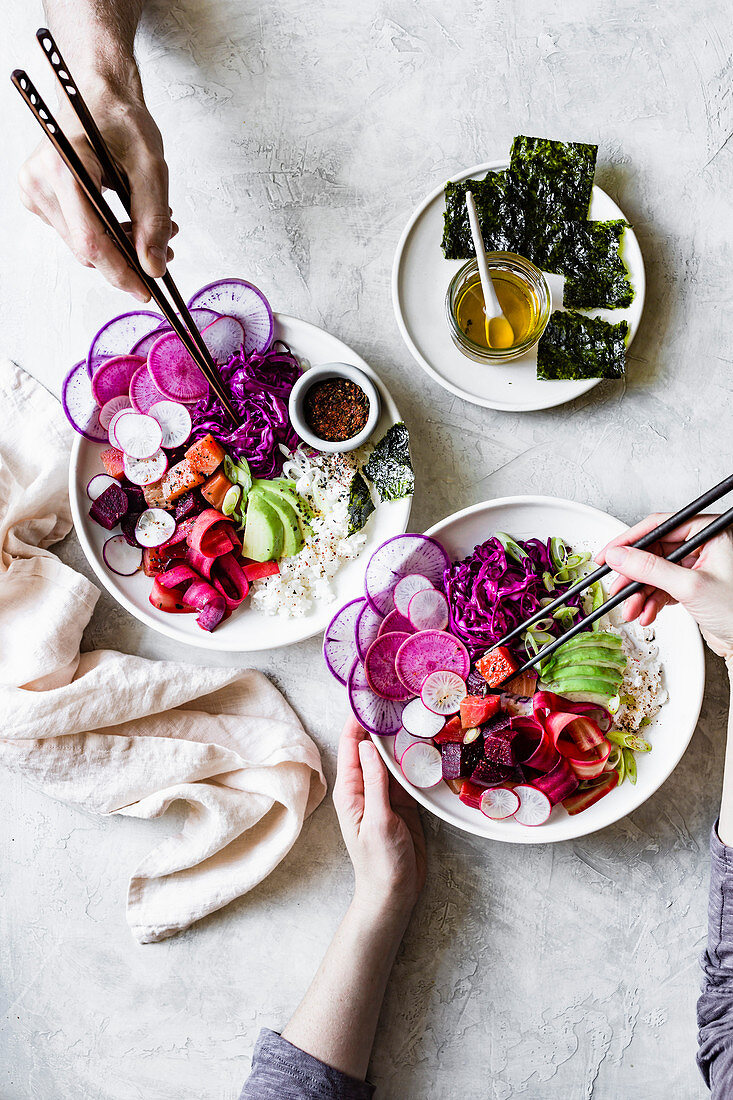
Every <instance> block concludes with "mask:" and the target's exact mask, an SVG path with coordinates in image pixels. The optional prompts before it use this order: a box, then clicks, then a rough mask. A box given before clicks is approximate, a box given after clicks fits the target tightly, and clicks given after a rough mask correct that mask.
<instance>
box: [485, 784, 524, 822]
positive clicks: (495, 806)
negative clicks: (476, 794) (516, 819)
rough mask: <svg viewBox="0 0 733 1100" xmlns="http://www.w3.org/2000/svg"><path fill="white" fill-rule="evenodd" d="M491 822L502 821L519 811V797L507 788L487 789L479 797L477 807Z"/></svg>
mask: <svg viewBox="0 0 733 1100" xmlns="http://www.w3.org/2000/svg"><path fill="white" fill-rule="evenodd" d="M479 809H480V810H481V813H482V814H485V815H486V816H487V817H490V818H491V820H492V821H503V820H504V819H505V818H507V817H511V816H512V814H515V813H516V812H517V810H518V809H519V797H518V795H516V794H515V793H514V791H510V790H509V788H508V787H489V788H488V790H485V791H484V793H483V794H482V795H481V805H480V807H479Z"/></svg>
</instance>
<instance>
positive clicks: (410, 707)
mask: <svg viewBox="0 0 733 1100" xmlns="http://www.w3.org/2000/svg"><path fill="white" fill-rule="evenodd" d="M402 725H403V727H404V729H405V730H406V732H407V733H409V734H411V735H412V736H413V737H428V738H429V737H435V735H436V733H440V731H441V730H442V728H443V726H444V725H445V718H443V716H442V715H440V714H436V713H435V711H432V710H428V708H427V707H426V706H425V704H424V703H423V701H422V699H411V700H410V702H409V703H408V704H407V706H406V707H405V709H404V710H403V711H402Z"/></svg>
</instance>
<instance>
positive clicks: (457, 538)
mask: <svg viewBox="0 0 733 1100" xmlns="http://www.w3.org/2000/svg"><path fill="white" fill-rule="evenodd" d="M624 529H625V526H624V524H622V523H621V522H619V521H618V520H616V519H614V518H613V517H612V516H609V515H607V514H606V513H604V512H601V511H598V510H597V509H595V508H591V507H588V506H587V505H584V504H578V503H575V502H573V501H568V500H560V499H556V498H553V497H535V496H532V497H530V496H527V497H521V496H517V497H505V498H502V499H498V500H494V501H486V502H484V503H481V504H476V505H473V506H472V507H470V508H466V509H464V510H463V511H461V512H457V513H455V514H454V515H452V516H449V517H448V518H447V519H445V520H442V521H441V522H440V523H437V524H435V526H434V527H432V528H430V530H429V531H428V532H427V533H426V534H425V535H421V534H404V535H401V536H397V537H395V538H392V539H390V540H387V542H385V543H384V544H383V545H382V546H381V547H379V549H377V551H376V552H375V553H374V554H373V555H372V557H371V559H370V561H369V563H368V565H367V567H366V572H365V576H364V592H363V594H362V595H361V596H360V597H358V598H356V599H354V600H352V601H351V602H350V603H348V604H347V605H346V606H345V607H344V608H342V609H341V610H340V611H339V612H338V613H337V615H336V616H335V617H334V619H333V620H332V622H331V624H330V625H329V627H328V629H327V630H326V633H325V637H324V656H325V659H326V663H327V665H328V666H329V668H330V670H331V671H332V673H333V674H334V675H335V676H336V678H337V679H339V680H340V681H341V682H342V683H343V684H344V686H345V689H346V692H347V697H348V700H349V703H350V706H351V709H352V711H353V713H354V716H355V717H356V718H357V720H358V721H359V722H360V723H361V725H362V726H363V727H364V728H365V729H366V730H367V731H368V732H369V733H370V734H371V735H372V738H373V740H374V743H375V744H376V746H377V748H378V750H379V752H380V753H381V755H382V758H383V759H384V761H385V763H386V764H387V767H388V768H389V770H390V771H391V773H392V774H393V775H394V776H395V778H396V779H397V780H398V781H399V782H400V783H401V784H402V786H403V787H405V788H406V789H407V790H408V791H409V792H410V793H411V794H412V795H413V796H414V797H415V799H416V800H417V801H418V802H419V803H421V805H423V806H424V807H425V808H426V809H428V810H430V811H431V813H434V814H436V815H437V816H438V817H440V818H442V819H443V820H444V821H446V822H448V823H449V824H451V825H454V826H456V827H457V828H459V829H463V830H465V831H466V832H469V833H473V834H475V835H477V836H483V837H487V838H489V839H491V840H501V841H506V842H509V843H514V844H546V843H552V842H554V841H560V840H570V839H572V838H574V837H579V836H585V835H587V834H588V833H593V832H595V831H596V830H597V829H602V828H605V827H606V826H607V825H611V824H613V823H614V822H616V821H618V820H619V819H620V818H622V817H624V816H625V815H626V814H629V813H631V812H632V811H633V810H636V809H637V808H638V807H639V806H641V805H642V803H643V802H645V801H646V800H647V799H648V798H649V797H650V796H651V795H652V794H653V793H654V792H655V791H656V790H657V789H658V788H659V787H660V786H661V784H662V783H663V782H664V781H665V780H666V779H667V778H668V777H669V776H670V775H671V773H672V772H673V770H674V768H675V767H676V766H677V764H678V762H679V760H680V759H681V757H682V755H683V753H684V751H685V749H686V748H687V745H688V743H689V741H690V738H691V737H692V734H693V731H694V729H695V726H696V723H697V719H698V716H699V713H700V707H701V704H702V695H703V687H704V660H703V647H702V641H701V639H700V634H699V631H698V629H697V626H696V625H695V623H694V621H693V620H692V618H691V617H690V616H689V615H688V614H687V612H685V611H684V610H683V609H682V608H680V607H673V608H666V609H665V610H664V611H663V612H662V613H661V615H660V616H659V618H658V620H657V622H656V623H655V624H654V625H653V626H652V627H647V628H643V627H640V626H639V625H638V624H624V623H623V622H622V618H621V615H620V614H619V611H618V609H613V610H611V611H610V612H609V613H608V614H607V615H604V616H602V617H601V618H600V619H599V620H598V621H597V623H596V624H595V626H594V627H593V628H589V629H588V631H587V632H582V633H581V634H579V635H577V636H576V637H575V638H573V639H570V640H569V641H568V642H567V644H566V645H565V646H561V647H560V648H558V649H557V650H556V651H555V653H554V654H552V655H551V656H549V657H548V658H546V659H545V661H542V662H540V664H539V665H538V666H537V671H534V670H531V671H530V672H525V673H522V674H519V675H513V673H515V672H516V670H517V669H518V668H519V667H520V665H521V664H522V663H523V662H524V661H526V659H527V657H528V655H535V654H537V653H538V652H539V651H540V650H541V649H542V647H543V646H544V645H546V644H548V643H549V642H550V641H552V640H554V639H555V638H557V637H559V636H560V635H561V634H562V633H563V632H564V631H565V630H567V629H568V628H569V627H570V626H571V625H572V624H573V623H574V622H577V621H578V620H579V618H580V617H582V616H583V615H584V614H587V613H588V612H589V611H590V610H591V609H597V608H599V607H600V606H601V605H602V603H603V602H604V601H605V598H606V593H605V590H604V588H603V587H602V586H601V585H600V584H598V583H596V584H595V585H594V586H593V587H592V588H591V589H590V590H589V591H587V592H586V593H585V594H583V595H576V596H575V597H571V598H570V599H569V600H568V603H567V604H566V605H565V606H563V607H561V608H560V609H559V610H558V611H556V612H555V613H554V615H552V616H548V617H547V618H546V619H541V620H539V621H538V622H537V623H536V624H535V625H534V626H533V627H531V628H530V629H529V630H528V631H525V632H524V633H523V634H522V635H521V636H520V638H518V639H517V641H516V642H513V643H511V644H510V645H509V646H498V645H497V644H496V643H498V642H499V641H500V640H501V639H502V638H503V636H504V635H505V634H508V633H509V631H510V630H512V629H513V628H514V627H515V626H518V625H519V624H520V623H522V622H524V621H525V620H526V619H528V618H529V617H530V616H531V615H533V614H534V613H535V612H536V611H538V610H540V609H541V608H542V607H543V606H546V605H547V604H549V603H550V602H552V601H553V600H554V599H556V598H557V597H558V596H562V594H563V592H564V591H566V590H567V589H568V588H569V587H570V586H571V585H572V584H573V583H574V582H575V581H576V580H578V579H579V578H580V577H582V576H583V575H584V574H586V573H588V572H590V571H591V568H592V555H593V554H594V553H596V552H598V550H600V548H601V547H602V546H604V545H605V544H606V542H607V541H608V540H609V539H611V538H613V537H614V536H616V535H618V534H619V533H620V532H622V531H623V530H624ZM507 677H510V678H508V679H507Z"/></svg>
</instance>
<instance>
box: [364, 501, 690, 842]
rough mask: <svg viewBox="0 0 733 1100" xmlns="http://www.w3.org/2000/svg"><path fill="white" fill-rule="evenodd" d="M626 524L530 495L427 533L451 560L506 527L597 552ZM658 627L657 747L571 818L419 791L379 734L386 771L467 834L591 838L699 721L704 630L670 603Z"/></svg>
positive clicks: (675, 757) (652, 734) (634, 797)
mask: <svg viewBox="0 0 733 1100" xmlns="http://www.w3.org/2000/svg"><path fill="white" fill-rule="evenodd" d="M624 530H625V524H623V523H621V522H620V521H619V520H617V519H614V518H613V516H609V515H607V514H606V513H605V512H600V511H598V509H596V508H589V507H588V506H587V505H585V504H576V503H575V502H574V501H571V500H559V499H557V498H555V497H529V496H528V497H503V498H501V499H499V500H492V501H485V502H484V503H482V504H474V505H473V506H472V507H470V508H464V509H463V511H462V512H456V513H455V515H452V516H449V517H448V518H447V519H444V520H442V521H441V522H440V523H436V524H435V526H434V527H431V528H430V530H429V531H427V532H426V534H428V535H434V536H435V538H437V539H438V540H439V541H440V542H441V543H442V544H443V546H444V547H445V549H446V550H447V551H448V553H449V554H450V556H451V558H452V559H456V558H463V557H465V556H466V555H467V554H470V553H471V552H472V550H473V548H474V546H476V545H477V544H478V543H481V542H484V541H485V540H486V539H487V538H488V537H489V536H490V535H491V534H493V533H494V532H495V531H506V532H507V533H508V534H510V535H513V536H514V538H519V539H528V538H533V537H535V538H540V539H546V538H549V536H551V535H560V536H561V537H562V538H564V539H565V540H566V542H568V543H569V544H570V545H571V546H574V547H576V548H578V549H582V550H591V551H594V550H599V549H600V548H601V547H602V546H603V545H604V544H605V543H606V542H608V540H609V539H611V538H613V537H614V536H615V535H618V534H619V533H620V532H621V531H624ZM655 633H656V644H657V645H658V646H659V652H660V656H661V659H662V665H663V670H664V684H665V686H666V688H667V691H668V692H669V700H668V702H667V703H665V705H664V706H663V707H662V708H661V710H660V711H659V714H658V715H657V717H656V718H655V719H654V720H653V721H652V723H651V725H649V726H648V727H646V728H645V730H644V736H645V737H648V739H649V740H650V741H651V743H652V751H651V752H649V753H637V755H636V762H637V767H638V779H637V782H636V786H632V784H631V783H629V782H628V780H627V781H626V782H624V783H623V784H622V785H621V786H620V787H618V788H616V790H614V791H611V792H610V794H607V795H606V796H605V798H602V799H600V801H599V802H596V804H595V805H594V806H590V807H589V808H588V809H587V810H583V812H582V813H579V814H576V815H575V816H574V817H571V816H570V815H569V814H568V813H567V812H566V811H565V809H564V808H563V807H562V806H555V807H554V808H553V811H552V814H551V815H550V818H549V820H548V821H547V822H546V823H545V824H544V825H538V826H536V827H534V828H531V827H529V826H526V825H520V824H519V822H517V821H513V820H511V819H509V820H508V821H491V820H490V819H489V818H488V817H485V816H484V814H482V813H481V811H480V810H475V809H473V808H471V807H470V806H465V805H464V804H463V803H462V802H461V800H460V799H459V797H458V795H456V794H454V793H453V791H452V790H451V789H450V787H448V786H447V784H446V783H442V782H441V783H439V784H438V786H437V787H432V788H430V789H429V790H418V789H417V788H416V787H413V786H412V784H410V783H408V782H407V781H406V779H405V777H404V775H403V774H402V770H401V769H400V767H399V765H398V764H397V763H396V762H395V758H394V752H393V745H394V738H392V737H375V738H373V740H374V743H375V744H376V746H377V748H378V749H379V752H380V753H381V755H382V758H383V759H384V760H385V762H386V764H387V766H388V768H389V770H390V771H391V772H392V774H393V775H394V776H395V778H396V779H397V780H398V782H400V783H401V784H402V786H403V787H405V788H406V790H408V791H409V792H410V794H412V795H413V796H414V797H415V798H416V799H417V801H418V802H420V803H421V804H422V805H423V806H424V807H425V808H426V809H428V810H430V811H431V813H434V814H436V815H437V816H438V817H440V818H442V819H443V821H447V822H448V823H449V824H451V825H455V826H457V828H459V829H464V830H465V831H466V832H467V833H473V834H474V835H476V836H484V837H487V838H489V839H490V840H503V841H506V842H507V843H511V844H552V843H553V842H554V841H558V840H571V839H573V838H574V837H579V836H587V834H588V833H594V832H595V831H596V830H597V829H604V828H605V827H606V826H607V825H612V824H613V823H614V822H615V821H619V820H620V819H621V818H622V817H625V816H626V814H630V813H632V811H633V810H636V809H638V808H639V806H641V805H642V803H643V802H646V800H647V798H649V797H651V795H653V794H654V792H655V791H656V790H657V789H658V788H659V787H661V785H662V783H664V781H665V779H668V778H669V776H670V775H671V774H672V772H673V771H674V769H675V768H676V767H677V764H678V763H679V761H680V759H681V758H682V754H683V753H684V751H685V749H686V748H687V746H688V744H689V743H690V738H691V737H692V734H693V732H694V730H695V726H696V725H697V719H698V717H699V714H700V707H701V706H702V696H703V689H704V686H705V661H704V655H703V645H702V639H701V638H700V632H699V631H698V629H697V626H696V624H695V622H694V621H693V619H692V618H691V617H690V616H689V615H688V614H687V612H686V611H684V610H683V609H682V608H681V607H669V608H665V610H664V611H663V612H662V614H661V615H660V617H659V619H658V621H657V623H656V624H655Z"/></svg>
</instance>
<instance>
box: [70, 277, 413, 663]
mask: <svg viewBox="0 0 733 1100" xmlns="http://www.w3.org/2000/svg"><path fill="white" fill-rule="evenodd" d="M189 308H190V311H191V316H192V318H193V319H194V322H195V323H196V325H197V327H198V328H199V330H200V332H201V334H202V336H203V339H204V341H205V343H206V345H207V347H208V349H209V351H210V352H211V355H212V358H213V359H214V362H215V363H216V366H217V369H218V370H219V373H220V376H221V378H222V381H223V383H224V384H225V386H226V388H227V391H228V396H229V398H230V401H231V402H232V404H233V406H234V408H235V410H236V412H237V413H238V415H239V417H240V418H241V422H240V424H239V425H237V426H236V427H235V426H234V425H233V424H232V422H231V421H230V420H229V419H228V416H227V414H226V412H225V410H224V409H223V407H222V405H221V403H220V402H219V400H218V398H216V397H215V396H214V395H213V394H212V393H210V392H209V387H208V383H207V382H206V380H205V379H204V377H203V375H202V374H201V371H200V370H199V368H198V366H197V365H196V364H195V362H194V361H193V360H192V359H191V357H190V356H189V355H188V353H187V352H186V350H185V348H184V347H183V345H182V344H181V342H180V340H179V339H178V337H177V336H176V334H175V333H174V332H172V331H171V330H170V328H169V326H168V325H167V323H166V322H165V321H164V319H163V318H162V317H161V316H159V315H157V314H155V313H152V312H150V311H147V310H135V311H133V312H130V313H126V314H123V315H121V316H119V317H114V318H112V319H111V320H110V321H109V322H107V323H106V324H105V325H104V326H103V327H102V329H100V331H99V332H98V333H97V334H96V335H95V336H94V338H93V340H92V342H91V345H90V348H89V351H88V354H87V357H86V359H84V360H82V361H81V362H80V363H77V364H76V365H75V366H74V367H72V369H71V370H70V371H69V373H68V375H67V377H66V379H65V381H64V384H63V390H62V401H63V406H64V409H65V411H66V414H67V417H68V419H69V421H70V424H71V425H72V426H73V427H74V428H75V429H76V432H77V435H76V437H75V441H74V445H73V447H72V453H71V462H70V468H69V494H70V499H71V510H72V516H73V519H74V526H75V528H76V533H77V535H78V537H79V541H80V543H81V545H82V548H83V550H84V553H85V554H86V557H87V559H88V561H89V563H90V565H91V567H92V569H93V570H94V572H95V573H96V575H97V577H98V578H99V580H100V581H101V583H102V585H103V586H104V587H105V588H106V589H107V591H108V592H109V593H110V594H111V595H112V596H113V597H114V598H115V599H116V600H117V601H118V603H119V604H120V605H121V606H122V607H124V608H125V609H126V610H127V611H129V612H130V614H132V615H134V616H135V617H136V618H137V619H139V620H140V621H141V622H142V623H144V624H145V625H146V626H149V627H151V628H152V629H153V630H156V631H157V632H158V633H160V634H164V635H167V636H168V637H171V638H174V639H176V640H177V641H180V642H184V643H186V644H189V645H195V646H200V647H202V648H207V649H214V650H224V651H230V652H252V651H255V650H263V649H270V648H274V647H276V646H282V645H292V644H293V643H295V642H299V641H302V640H303V639H305V638H309V637H311V636H313V635H314V634H318V633H320V632H321V631H322V630H323V629H324V627H325V626H326V625H327V623H328V621H329V619H330V618H331V616H332V614H333V607H334V606H338V605H339V603H340V602H343V601H345V600H348V599H350V598H351V597H352V596H354V595H355V594H357V593H359V592H361V591H362V588H363V576H364V567H365V564H366V562H367V561H368V560H369V557H370V556H371V554H372V553H373V552H374V550H375V549H376V547H377V546H379V545H380V544H381V543H382V542H383V541H384V540H385V539H386V538H389V537H391V536H394V535H396V534H400V533H402V532H403V531H404V530H405V529H406V527H407V525H408V521H409V516H410V506H411V501H412V491H413V487H414V474H413V470H412V465H411V460H410V451H409V437H408V432H407V428H406V427H405V425H404V423H403V422H402V420H401V418H400V415H399V411H398V409H397V408H396V406H395V403H394V401H393V400H392V397H391V396H390V394H389V391H388V390H387V388H386V386H385V385H384V384H383V383H382V382H381V381H380V379H379V378H378V377H377V375H376V374H375V372H374V371H373V370H372V369H371V368H370V367H369V366H368V364H367V363H365V362H364V361H363V359H361V358H360V357H359V356H358V355H356V354H355V353H354V352H353V351H352V350H351V349H350V348H349V347H347V346H346V345H345V344H344V343H342V342H341V341H340V340H338V339H336V338H335V337H333V336H331V335H329V334H328V333H327V332H324V331H322V330H321V329H319V328H316V327H315V326H314V325H311V324H309V323H308V322H306V321H301V320H299V319H297V318H295V317H289V316H287V315H285V314H282V313H273V311H272V310H271V308H270V306H269V303H268V302H267V300H266V298H265V296H264V295H263V294H262V292H261V291H260V290H258V289H257V287H255V286H253V285H252V284H251V283H249V282H247V281H246V280H243V279H239V278H232V279H222V280H219V281H218V282H216V283H212V284H209V285H208V286H206V287H203V288H202V289H201V290H200V291H198V292H197V293H196V294H194V295H193V297H192V298H191V301H190V303H189Z"/></svg>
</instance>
